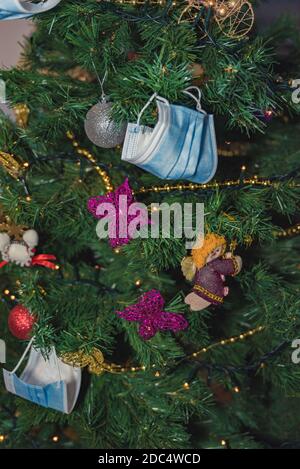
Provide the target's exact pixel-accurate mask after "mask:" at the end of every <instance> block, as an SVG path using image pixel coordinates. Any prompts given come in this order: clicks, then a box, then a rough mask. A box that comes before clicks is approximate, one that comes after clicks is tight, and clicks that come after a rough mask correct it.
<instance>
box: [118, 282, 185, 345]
mask: <svg viewBox="0 0 300 469" xmlns="http://www.w3.org/2000/svg"><path fill="white" fill-rule="evenodd" d="M164 304H165V300H164V298H163V297H162V295H161V293H160V292H159V291H158V290H150V291H148V292H146V293H144V294H143V295H142V296H141V297H140V299H139V301H138V302H137V303H136V304H134V305H131V306H127V308H125V309H124V311H118V312H117V313H116V314H117V315H118V316H119V317H120V318H122V319H126V321H136V322H139V323H140V325H139V330H138V332H139V335H140V336H141V337H142V339H144V340H149V339H151V338H152V337H153V336H155V334H156V333H157V332H159V331H172V332H178V331H182V330H183V329H186V328H187V327H188V325H189V323H188V322H187V320H186V319H185V318H184V316H183V315H182V314H177V313H171V312H167V311H164V310H163V308H164Z"/></svg>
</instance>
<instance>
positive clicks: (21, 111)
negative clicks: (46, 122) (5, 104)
mask: <svg viewBox="0 0 300 469" xmlns="http://www.w3.org/2000/svg"><path fill="white" fill-rule="evenodd" d="M13 110H14V113H15V116H16V124H17V126H18V127H21V128H22V129H25V127H27V125H28V120H29V114H30V109H29V107H28V106H27V104H16V106H14V107H13Z"/></svg>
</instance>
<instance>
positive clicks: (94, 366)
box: [61, 326, 265, 377]
mask: <svg viewBox="0 0 300 469" xmlns="http://www.w3.org/2000/svg"><path fill="white" fill-rule="evenodd" d="M264 329H265V326H259V327H256V328H255V329H250V330H248V331H246V332H243V333H241V334H239V335H237V336H234V337H230V338H229V339H222V340H220V341H219V342H215V343H213V344H211V345H208V346H207V347H203V348H202V349H200V350H198V351H197V352H193V353H192V354H189V355H186V356H185V357H183V358H182V359H181V360H180V361H183V360H186V359H188V360H192V359H195V358H197V357H199V356H200V355H202V354H204V353H207V352H208V351H209V350H212V349H214V348H217V347H221V346H223V345H229V344H234V343H236V342H240V341H242V340H244V339H247V338H248V337H253V336H254V335H255V334H258V333H260V332H262V331H263V330H264ZM61 359H62V361H63V362H64V363H67V364H69V365H72V366H76V367H79V368H84V367H86V366H88V370H89V372H90V373H93V374H96V375H100V374H102V373H104V372H108V373H128V372H132V373H136V372H138V371H149V370H147V367H146V366H144V365H143V366H122V365H117V364H115V363H107V362H105V360H104V356H103V353H102V352H101V350H99V349H96V348H93V349H92V351H91V353H90V354H85V353H84V352H83V351H78V352H70V353H65V354H64V355H62V357H61ZM167 366H168V363H166V364H164V367H167ZM152 368H156V365H152ZM154 375H155V376H156V377H159V376H160V371H158V370H157V371H155V372H154Z"/></svg>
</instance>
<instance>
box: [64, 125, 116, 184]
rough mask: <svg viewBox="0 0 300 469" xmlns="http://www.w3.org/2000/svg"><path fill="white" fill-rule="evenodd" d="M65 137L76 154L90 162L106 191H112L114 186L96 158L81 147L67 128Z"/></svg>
mask: <svg viewBox="0 0 300 469" xmlns="http://www.w3.org/2000/svg"><path fill="white" fill-rule="evenodd" d="M67 137H68V139H69V140H71V142H72V145H73V147H74V149H75V151H76V153H78V155H80V156H84V157H85V158H86V159H87V160H88V161H89V162H90V163H91V164H92V166H93V168H94V170H95V171H96V172H97V173H98V174H99V176H100V177H101V179H102V181H103V184H104V186H105V189H106V191H107V192H111V191H113V189H114V187H113V185H112V182H111V179H110V177H109V175H108V174H107V172H106V171H105V170H104V169H101V168H100V166H99V165H98V163H97V160H96V158H95V157H94V156H93V155H92V153H91V152H90V151H89V150H87V149H86V148H82V147H80V146H79V143H78V142H77V140H76V139H75V135H74V134H73V132H71V131H70V130H68V132H67Z"/></svg>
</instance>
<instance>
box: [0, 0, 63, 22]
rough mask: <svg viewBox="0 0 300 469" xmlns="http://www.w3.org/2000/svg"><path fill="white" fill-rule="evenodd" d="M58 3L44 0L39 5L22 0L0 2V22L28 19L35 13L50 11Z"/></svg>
mask: <svg viewBox="0 0 300 469" xmlns="http://www.w3.org/2000/svg"><path fill="white" fill-rule="evenodd" d="M60 1H61V0H46V1H42V2H39V3H32V2H28V1H22V0H0V20H17V19H19V18H29V17H30V16H33V15H35V14H36V13H43V12H44V11H48V10H51V8H54V7H55V6H56V5H58V4H59V2H60Z"/></svg>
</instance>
